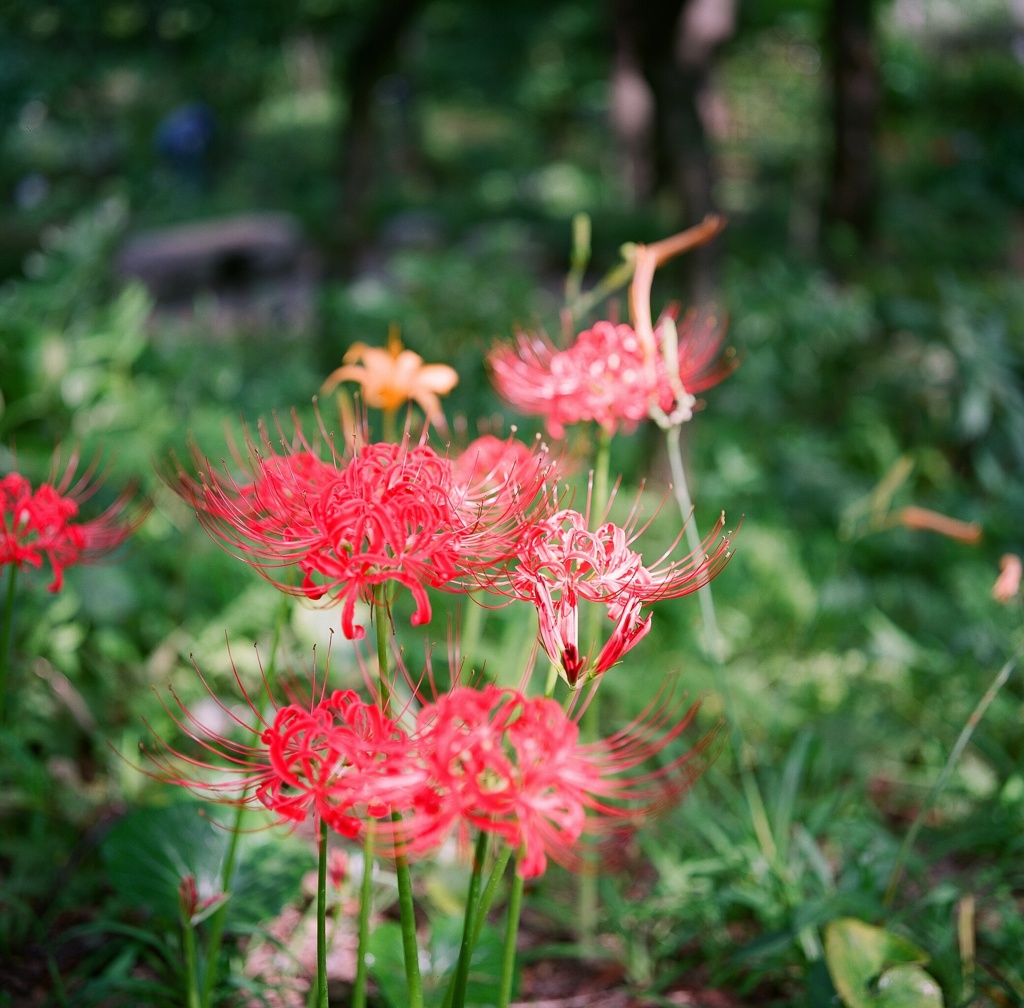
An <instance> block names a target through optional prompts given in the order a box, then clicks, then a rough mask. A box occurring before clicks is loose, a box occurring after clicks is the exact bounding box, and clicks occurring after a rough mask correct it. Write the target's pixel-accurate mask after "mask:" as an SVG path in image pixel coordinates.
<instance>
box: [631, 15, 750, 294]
mask: <svg viewBox="0 0 1024 1008" xmlns="http://www.w3.org/2000/svg"><path fill="white" fill-rule="evenodd" d="M613 15H614V20H615V39H616V49H617V55H616V76H615V78H614V79H615V81H616V82H618V84H619V86H620V87H621V88H622V92H621V93H622V94H623V95H624V96H625V97H628V98H629V99H630V101H629V103H628V104H627V103H626V102H625V101H623V102H622V104H621V105H620V106H619V107H618V109H617V111H618V112H619V117H618V122H617V124H616V125H617V128H618V132H619V135H620V137H622V138H623V141H624V145H625V150H626V153H627V157H628V161H627V164H628V166H629V172H630V176H631V178H632V179H633V180H634V182H635V183H636V184H638V185H640V186H644V187H647V186H649V187H650V189H649V191H646V192H644V191H640V192H638V193H637V197H636V198H637V200H638V201H639V200H642V199H643V198H645V197H648V198H649V197H650V196H651V195H654V193H655V192H656V191H657V190H658V189H660V188H668V189H671V191H672V192H673V193H674V194H675V195H676V196H677V198H678V199H679V202H680V205H681V220H680V221H679V227H680V228H683V227H686V226H689V225H690V224H694V223H696V222H698V221H700V220H701V219H702V218H703V217H704V216H705V215H706V214H708V213H711V212H712V211H713V210H714V209H715V200H714V182H715V167H714V160H713V157H712V154H711V150H710V147H709V144H708V139H707V132H706V128H705V122H704V112H705V108H704V107H705V106H706V104H707V96H708V92H709V81H710V76H711V70H712V68H713V65H714V58H715V54H716V52H717V50H718V47H719V46H720V45H721V43H722V42H724V41H726V39H728V38H729V37H731V35H732V33H733V31H734V29H735V0H647V2H645V3H642V4H641V3H635V2H633V0H614V6H613ZM637 70H638V71H639V72H640V73H641V74H642V75H643V79H644V80H645V81H646V83H647V85H648V87H649V88H650V95H651V103H650V107H651V114H652V115H653V123H652V127H653V129H652V130H650V131H647V132H645V131H644V129H643V128H642V127H641V124H640V123H638V122H636V121H632V122H629V121H627V116H626V115H624V114H623V112H626V113H628V111H629V109H630V108H632V109H634V110H635V111H634V113H633V114H634V116H636V115H639V114H643V110H644V103H643V102H642V101H639V100H637V97H636V96H635V94H633V95H631V93H630V92H629V91H626V90H625V89H626V88H627V87H628V88H630V89H632V91H634V92H635V88H636V71H637ZM613 107H615V96H614V95H613ZM648 133H649V134H651V136H652V139H651V143H652V145H653V151H652V152H651V164H650V167H647V166H644V165H642V164H640V163H639V160H638V154H637V150H638V141H639V139H641V138H644V137H646V136H647V135H648ZM686 258H687V265H688V266H689V267H690V274H689V282H690V288H691V291H690V293H691V296H692V298H693V299H694V300H696V301H703V300H707V299H708V298H710V297H711V296H712V294H713V292H714V289H715V286H716V284H715V280H716V275H717V271H718V270H717V260H718V244H717V242H712V243H710V244H709V245H705V246H702V247H701V248H699V249H697V250H696V251H695V252H694V253H693V254H692V255H690V256H687V257H686Z"/></svg>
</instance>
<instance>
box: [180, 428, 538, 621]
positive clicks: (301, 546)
mask: <svg viewBox="0 0 1024 1008" xmlns="http://www.w3.org/2000/svg"><path fill="white" fill-rule="evenodd" d="M248 447H249V449H250V451H249V454H248V458H247V460H246V464H247V467H248V473H247V475H246V477H240V478H236V477H234V476H232V475H230V474H229V473H228V472H225V473H223V474H222V473H219V472H215V471H214V470H213V469H212V468H209V467H208V463H205V460H204V459H203V458H202V456H201V455H198V453H197V461H198V462H199V473H198V475H197V476H190V475H188V474H187V473H185V472H184V470H182V469H181V468H180V467H179V468H178V470H177V472H176V473H175V474H174V476H173V477H172V482H173V485H174V486H175V488H176V489H177V490H178V492H179V493H181V495H182V496H183V497H185V499H186V500H188V501H189V502H190V503H191V504H192V505H193V506H194V507H195V508H196V510H197V512H198V514H199V517H200V520H201V521H202V522H203V523H204V525H205V526H206V527H207V529H208V530H209V531H210V532H211V534H212V535H214V537H215V538H217V539H219V540H220V541H221V542H222V543H223V544H224V545H225V546H226V547H227V548H228V549H229V550H230V551H232V552H234V553H236V554H237V555H239V556H241V557H242V558H243V559H244V560H246V561H247V562H248V563H250V564H251V565H252V566H253V567H254V568H255V569H256V570H258V571H259V572H260V573H261V574H263V575H264V576H266V577H268V578H269V579H270V580H272V581H273V582H274V583H275V584H277V585H278V586H279V587H280V588H282V589H283V590H285V591H289V592H292V593H294V594H298V595H301V596H303V597H305V598H307V599H310V600H314V601H316V600H320V599H323V598H324V597H327V599H328V600H329V601H330V602H333V603H338V604H340V606H341V627H342V630H343V632H344V634H345V636H346V637H347V638H349V639H357V638H361V637H362V636H363V635H364V633H365V631H364V628H363V627H362V626H358V625H357V624H356V623H355V604H356V602H357V601H359V600H362V601H364V602H371V601H372V600H373V597H374V591H375V589H376V588H377V587H378V586H381V585H384V584H386V583H388V582H396V583H398V584H400V585H404V586H405V587H406V588H408V589H409V591H410V592H411V593H412V596H413V598H414V599H415V602H416V610H415V613H414V615H413V617H412V622H413V625H417V626H418V625H420V624H423V623H427V622H429V620H430V617H431V606H430V599H429V597H428V595H427V588H428V587H430V588H440V589H442V590H445V591H454V592H460V591H466V590H468V589H470V588H472V587H474V586H475V585H476V584H477V583H479V581H480V580H481V579H482V578H483V577H484V576H485V575H486V574H487V572H490V571H493V570H494V569H495V568H497V567H500V565H501V564H503V563H505V562H506V561H508V560H510V559H511V558H512V557H514V556H515V554H516V549H517V543H518V542H519V539H520V536H521V533H522V530H523V528H525V527H528V526H529V525H530V523H531V522H532V521H533V520H534V518H535V517H536V516H537V515H539V514H541V513H544V512H545V510H550V507H549V504H548V502H549V499H550V494H551V490H550V487H549V485H548V482H547V477H548V475H549V472H550V470H551V466H552V463H551V460H550V458H549V456H548V452H547V449H546V448H545V447H544V446H543V445H541V444H539V443H538V444H535V445H534V446H532V447H531V446H527V445H525V444H523V443H522V442H518V441H515V440H514V439H509V440H507V441H501V440H499V439H498V438H494V437H484V438H480V439H478V440H477V441H474V442H473V443H472V444H470V445H469V446H468V447H467V448H466V449H465V450H464V451H463V452H462V453H461V454H459V455H458V456H456V457H454V458H452V457H449V456H446V455H441V454H439V453H438V452H436V451H435V450H434V449H433V448H431V447H429V446H428V445H426V444H424V443H417V444H410V443H408V441H404V442H402V443H401V444H391V443H370V444H361V445H358V446H356V447H353V449H352V450H351V451H350V452H348V453H347V454H346V455H344V456H338V455H335V454H334V453H331V454H330V457H329V458H326V459H324V458H321V457H320V456H319V455H318V454H317V453H316V452H315V450H314V449H313V448H312V446H311V445H310V444H309V442H308V441H306V439H305V438H304V437H303V435H302V433H301V430H299V429H298V427H297V428H296V436H295V438H294V439H293V440H292V441H291V442H287V443H282V445H281V446H280V447H277V446H275V445H274V444H273V443H272V442H271V441H270V439H269V438H268V436H267V434H266V432H265V431H263V432H261V437H260V440H259V443H258V444H257V443H255V442H253V441H252V440H250V441H249V443H248ZM287 567H295V568H296V569H297V570H298V572H299V574H300V579H299V583H298V584H297V585H293V584H291V583H289V582H288V581H287V579H282V578H281V577H280V576H278V574H277V572H278V571H280V570H281V569H282V568H287Z"/></svg>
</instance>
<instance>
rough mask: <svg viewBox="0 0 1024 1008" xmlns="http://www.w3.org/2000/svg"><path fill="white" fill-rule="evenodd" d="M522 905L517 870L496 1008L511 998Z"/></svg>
mask: <svg viewBox="0 0 1024 1008" xmlns="http://www.w3.org/2000/svg"><path fill="white" fill-rule="evenodd" d="M522 905H523V879H522V878H521V876H520V875H519V873H518V872H517V873H516V874H515V875H513V877H512V890H511V892H509V896H508V910H507V911H506V922H505V948H504V952H503V954H502V959H501V988H500V990H499V992H498V1008H508V1005H509V1002H510V1001H511V1000H512V981H513V980H514V979H515V972H516V939H517V938H518V936H519V911H520V910H521V909H522Z"/></svg>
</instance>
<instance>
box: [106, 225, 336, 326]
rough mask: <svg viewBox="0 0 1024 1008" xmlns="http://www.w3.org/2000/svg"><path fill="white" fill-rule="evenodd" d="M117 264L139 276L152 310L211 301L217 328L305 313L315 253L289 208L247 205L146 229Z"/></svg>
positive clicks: (282, 321)
mask: <svg viewBox="0 0 1024 1008" xmlns="http://www.w3.org/2000/svg"><path fill="white" fill-rule="evenodd" d="M115 269H116V270H117V273H118V274H119V275H120V276H122V277H124V278H125V279H137V280H141V281H142V282H143V283H144V284H145V285H146V287H147V288H148V289H149V292H150V294H151V296H152V297H153V299H154V301H155V302H156V308H157V311H158V312H161V311H162V312H169V313H172V314H175V315H179V316H180V315H184V314H188V313H191V312H192V311H194V309H195V308H196V306H197V304H198V303H203V304H204V305H205V306H207V307H209V306H211V305H212V312H213V318H214V320H215V322H216V323H217V326H218V328H221V327H223V328H225V329H232V328H239V327H249V326H257V327H264V326H278V325H283V326H285V327H287V328H289V329H302V328H305V327H306V325H307V324H308V323H309V322H310V321H311V319H312V315H313V308H314V303H315V290H316V280H317V276H318V272H319V270H318V263H317V257H316V254H315V253H314V251H313V249H312V247H311V246H310V245H309V243H308V242H307V241H306V239H305V238H304V236H303V234H302V232H301V230H300V228H299V226H298V224H297V222H296V221H295V219H294V218H292V217H290V216H289V215H287V214H280V213H251V214H242V215H239V216H234V217H222V218H216V219H213V220H207V221H201V222H197V223H195V224H182V225H178V226H175V227H170V228H163V229H160V230H156V231H149V232H145V233H142V234H139V235H136V236H135V237H133V238H131V239H129V240H128V241H127V242H126V243H125V244H124V246H123V247H122V248H121V250H120V251H119V253H118V255H117V258H116V261H115Z"/></svg>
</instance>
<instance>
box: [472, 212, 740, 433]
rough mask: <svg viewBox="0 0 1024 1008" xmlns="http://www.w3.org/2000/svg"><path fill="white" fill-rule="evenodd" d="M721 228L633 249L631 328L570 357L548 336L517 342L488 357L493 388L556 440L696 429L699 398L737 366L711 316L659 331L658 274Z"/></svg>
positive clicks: (610, 328)
mask: <svg viewBox="0 0 1024 1008" xmlns="http://www.w3.org/2000/svg"><path fill="white" fill-rule="evenodd" d="M722 226H723V222H722V220H721V218H712V219H709V220H708V221H705V222H704V223H703V224H701V225H698V226H697V227H695V228H691V229H689V230H688V231H684V232H682V233H681V234H679V235H674V236H672V238H667V239H665V240H664V241H661V242H656V243H655V244H653V245H649V246H645V245H637V246H633V253H632V254H633V256H634V258H635V271H634V278H633V283H632V285H631V288H630V312H631V317H632V324H630V325H627V324H625V323H619V324H617V325H616V324H613V323H612V322H609V321H600V322H595V323H594V325H593V326H591V328H589V329H585V330H583V331H582V332H581V333H579V334H578V335H577V336H576V338H575V340H574V341H573V343H572V344H571V345H570V346H568V347H565V348H563V349H559V348H557V347H556V346H555V345H554V344H553V343H552V342H551V341H550V340H549V339H548V338H547V337H546V336H543V335H535V334H532V333H519V334H518V335H517V336H516V339H515V342H514V343H513V344H512V345H511V346H509V345H499V346H497V347H495V348H494V350H492V352H491V354H490V355H489V357H488V363H489V365H490V369H491V375H492V380H493V382H494V386H495V388H497V390H498V392H499V393H500V394H501V395H502V396H504V398H505V399H507V400H508V401H509V402H510V403H512V405H514V406H515V407H516V408H517V409H519V410H521V411H523V412H524V413H527V414H531V415H538V416H542V417H544V420H545V423H546V425H547V429H548V431H549V433H550V434H551V435H552V436H553V437H559V438H560V437H563V436H564V434H565V428H566V426H567V425H570V424H577V423H581V422H584V421H590V420H592V421H594V422H596V423H597V424H598V425H600V426H601V427H602V428H603V429H604V430H605V431H606V432H607V433H608V434H614V433H615V432H616V430H618V428H619V427H620V426H621V427H623V428H624V429H625V430H627V431H630V430H633V429H635V427H636V426H637V424H638V423H639V422H640V421H641V420H645V419H648V418H649V417H652V418H654V419H656V420H658V422H659V423H665V422H667V423H669V424H677V423H680V422H682V421H684V420H688V419H690V417H691V416H692V414H693V410H694V408H695V407H696V405H697V400H696V396H697V394H699V393H700V392H702V391H705V390H706V389H708V388H711V387H712V386H713V385H716V384H717V383H718V382H720V381H721V380H722V379H723V378H725V377H726V376H727V375H729V374H730V373H731V372H732V370H733V369H734V367H735V361H734V359H733V358H731V357H730V356H729V355H728V354H725V355H723V352H722V343H723V340H724V332H723V330H722V328H721V327H720V326H719V325H718V323H717V321H716V320H715V318H714V316H713V315H711V314H710V313H705V314H698V313H696V312H690V313H688V314H687V315H686V316H685V317H684V319H683V321H682V322H681V323H680V324H679V325H678V326H677V325H676V310H675V309H674V308H672V309H670V310H668V311H666V312H664V313H663V314H662V315H661V317H660V318H659V320H658V322H657V324H656V325H655V324H654V323H653V321H652V318H651V308H650V292H651V284H652V282H653V279H654V272H655V270H656V269H657V267H658V266H659V265H661V264H662V263H664V262H665V261H667V260H668V259H670V258H672V257H673V256H676V255H679V254H680V253H681V252H684V251H686V250H687V249H690V248H692V247H693V246H694V245H697V244H700V243H701V242H704V241H707V240H709V239H710V238H711V237H713V236H714V235H715V234H717V232H718V231H719V230H721V227H722Z"/></svg>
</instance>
